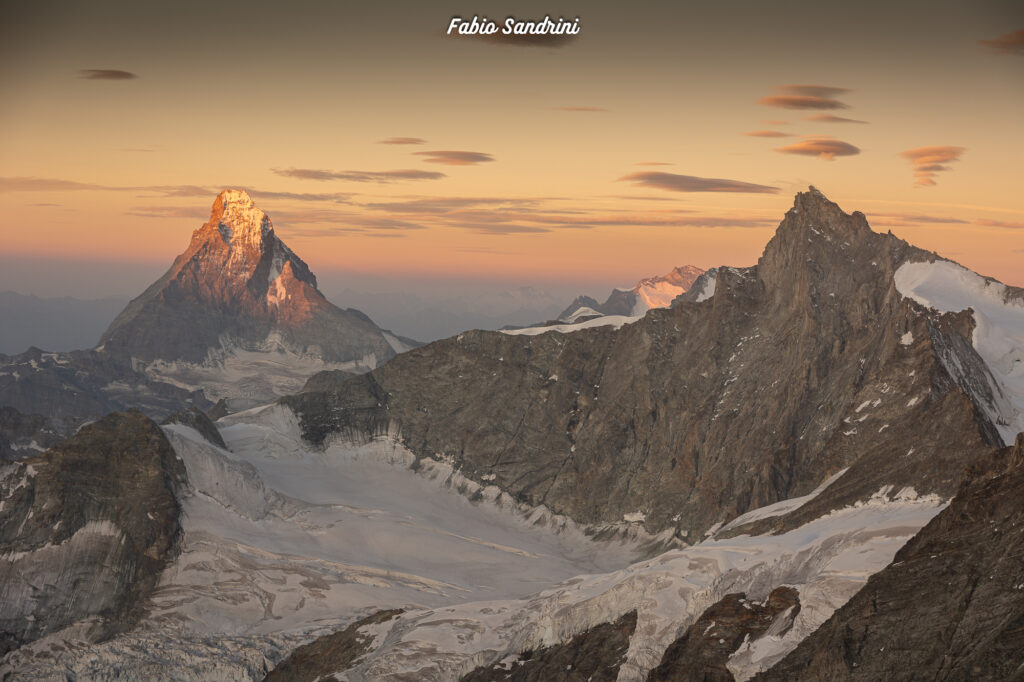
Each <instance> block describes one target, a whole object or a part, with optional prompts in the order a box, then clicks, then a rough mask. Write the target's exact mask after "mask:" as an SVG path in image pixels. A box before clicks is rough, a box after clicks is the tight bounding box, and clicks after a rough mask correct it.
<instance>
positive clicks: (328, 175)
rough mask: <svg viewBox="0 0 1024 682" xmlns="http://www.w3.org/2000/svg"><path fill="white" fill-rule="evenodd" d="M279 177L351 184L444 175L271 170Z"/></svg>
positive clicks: (430, 173)
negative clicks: (338, 181) (343, 181)
mask: <svg viewBox="0 0 1024 682" xmlns="http://www.w3.org/2000/svg"><path fill="white" fill-rule="evenodd" d="M270 170H271V171H273V172H274V173H276V174H277V175H281V176H283V177H286V178H298V179H299V180H320V181H324V180H347V181H349V182H380V183H388V182H398V181H401V180H440V179H441V178H444V177H447V176H446V175H445V174H444V173H438V172H436V171H424V170H391V171H353V170H346V171H332V170H319V169H315V168H271V169H270Z"/></svg>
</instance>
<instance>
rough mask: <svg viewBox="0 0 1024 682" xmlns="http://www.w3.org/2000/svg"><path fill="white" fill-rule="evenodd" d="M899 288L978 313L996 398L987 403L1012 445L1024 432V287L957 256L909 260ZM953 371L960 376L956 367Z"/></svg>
mask: <svg viewBox="0 0 1024 682" xmlns="http://www.w3.org/2000/svg"><path fill="white" fill-rule="evenodd" d="M895 281H896V288H897V290H898V291H899V292H900V293H901V294H903V295H904V296H907V297H909V298H912V299H914V300H915V301H917V302H918V303H920V304H921V305H924V306H927V307H929V308H932V309H934V310H938V311H940V312H958V311H961V310H966V309H968V308H970V309H971V310H972V311H973V312H974V323H975V327H974V339H973V342H974V349H975V350H976V351H977V352H978V355H980V356H981V358H982V359H983V360H984V361H985V364H986V366H987V367H988V370H989V372H990V373H991V375H990V377H989V381H990V383H991V388H992V394H993V400H992V402H991V403H990V404H987V405H985V404H983V407H987V408H988V410H989V417H990V418H991V419H992V422H993V423H994V424H995V425H996V428H997V429H998V430H999V433H1000V435H1001V436H1002V438H1003V441H1004V442H1005V443H1006V444H1007V445H1010V444H1012V443H1013V441H1014V438H1016V436H1017V434H1018V433H1019V432H1021V431H1024V292H1022V291H1021V290H1020V289H1012V288H1009V287H1007V286H1006V285H1004V284H1002V283H1000V282H997V281H995V280H991V279H986V278H984V277H982V276H980V275H978V274H976V273H974V272H972V271H970V270H968V269H967V268H965V267H963V266H961V265H958V264H957V263H953V262H951V261H945V260H937V261H935V262H933V263H906V264H904V265H902V266H901V267H900V268H899V270H897V271H896V274H895ZM951 369H952V370H953V371H951V374H953V375H954V376H956V375H957V373H956V371H955V368H951Z"/></svg>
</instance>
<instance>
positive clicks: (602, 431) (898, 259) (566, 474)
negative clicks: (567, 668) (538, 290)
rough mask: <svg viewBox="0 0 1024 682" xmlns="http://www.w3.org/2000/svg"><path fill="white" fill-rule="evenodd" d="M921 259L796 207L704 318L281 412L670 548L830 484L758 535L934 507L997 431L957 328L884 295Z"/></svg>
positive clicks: (311, 428) (506, 353)
mask: <svg viewBox="0 0 1024 682" xmlns="http://www.w3.org/2000/svg"><path fill="white" fill-rule="evenodd" d="M936 260H939V257H938V256H937V255H936V254H934V253H929V252H926V251H922V250H921V249H918V248H915V247H913V246H910V245H909V244H907V243H906V242H904V241H903V240H901V239H898V238H897V237H895V236H893V235H892V234H891V233H890V234H878V233H876V232H874V231H872V230H871V228H870V227H869V226H868V223H867V221H866V220H865V218H864V216H863V215H862V214H861V213H857V212H855V213H852V214H847V213H844V212H843V211H842V210H841V209H840V208H839V206H837V205H836V204H835V203H833V202H831V201H829V200H828V199H827V198H826V197H825V196H824V195H823V194H821V193H820V192H818V191H817V190H815V189H811V190H810V191H807V192H803V193H801V194H798V195H797V196H796V200H795V202H794V204H793V207H792V208H791V209H790V210H789V211H788V212H787V213H786V216H785V218H784V219H783V220H782V222H781V224H780V225H779V228H778V230H777V232H776V234H775V236H774V237H773V238H772V239H771V241H770V242H769V243H768V245H767V246H766V248H765V250H764V254H763V255H762V257H761V258H760V260H759V262H758V264H757V265H756V266H753V267H749V268H727V267H723V268H719V269H718V270H717V273H716V277H715V279H714V289H713V295H711V296H708V297H706V298H702V300H699V301H697V300H695V299H694V300H686V298H687V297H681V298H679V299H677V300H676V301H675V302H674V304H673V306H672V307H671V308H668V309H655V310H651V311H650V312H649V313H647V315H646V316H644V317H643V318H642V319H640V320H639V321H637V322H635V323H633V324H626V325H624V326H622V327H621V328H620V329H615V328H614V327H611V326H606V327H596V328H582V327H581V328H579V329H578V330H576V331H571V332H570V333H559V332H554V331H553V332H549V333H544V334H539V335H535V336H524V335H518V336H517V335H510V334H504V333H491V332H482V331H472V332H466V333H464V334H461V335H459V336H458V337H455V338H451V339H447V340H443V341H438V342H436V343H433V344H430V345H428V346H426V347H423V348H418V349H415V350H412V351H410V352H408V353H404V354H402V355H400V356H398V357H397V358H395V359H394V360H392V361H391V362H389V363H387V364H386V365H384V366H382V367H380V368H378V369H376V370H374V371H373V372H371V373H370V374H368V375H366V376H365V377H360V378H354V379H351V380H349V381H347V382H345V383H342V384H340V385H339V386H338V387H337V388H335V389H334V390H331V391H326V392H320V393H317V392H308V393H304V394H302V395H300V396H292V397H289V398H286V399H284V404H286V405H288V406H289V407H291V408H292V409H293V410H295V412H296V413H297V414H298V415H299V418H300V422H301V424H302V427H303V429H304V431H305V434H306V437H307V438H308V439H309V440H310V441H311V442H313V443H324V442H329V441H330V439H331V438H332V434H333V433H336V432H338V433H341V432H344V433H346V434H351V433H352V432H353V430H355V431H360V432H361V433H363V434H364V435H365V436H367V437H369V436H373V435H376V434H382V433H389V434H392V436H393V437H395V438H397V439H399V440H400V442H401V443H403V444H404V445H405V446H406V447H407V448H409V450H411V451H412V453H413V454H414V455H415V456H416V457H417V458H420V459H434V460H439V461H447V462H451V463H452V465H453V466H454V467H455V468H457V469H458V470H459V472H460V473H461V474H462V475H463V476H465V477H467V478H469V479H471V480H473V481H476V482H478V483H480V484H482V485H491V486H497V487H498V488H500V489H501V490H502V491H504V492H506V493H507V494H509V495H510V496H512V497H513V498H515V499H516V500H518V501H519V502H521V503H523V504H525V505H527V506H531V507H540V506H543V507H546V508H548V509H550V510H551V511H553V512H555V513H557V514H561V515H565V516H568V517H570V518H572V519H574V520H575V521H577V522H580V523H584V524H596V525H605V526H609V525H617V526H619V527H621V526H623V525H633V526H640V527H642V528H643V529H645V530H646V531H647V532H649V533H653V534H662V535H664V534H666V532H667V535H668V536H669V537H674V538H676V539H677V540H681V541H684V542H688V543H692V542H697V541H699V540H700V539H702V538H703V537H704V536H705V534H706V533H708V532H709V531H713V530H716V529H718V528H720V527H721V526H722V524H724V523H725V522H727V521H729V520H730V519H733V518H735V517H737V516H739V515H742V514H744V513H745V512H748V511H750V510H753V509H756V508H759V507H763V506H765V505H770V504H773V503H776V502H779V501H780V500H785V499H788V498H794V497H798V496H801V495H804V494H807V493H809V492H810V491H812V490H813V489H814V488H816V487H817V486H818V485H819V484H820V483H821V482H822V481H824V480H826V479H828V478H829V477H831V476H833V475H838V479H837V480H835V481H834V482H833V483H832V485H830V486H829V487H828V489H827V490H826V491H825V492H824V493H823V494H822V495H819V496H818V497H817V498H816V499H814V501H813V502H812V503H809V504H808V505H805V506H804V507H802V508H801V509H800V510H798V511H797V512H794V516H786V515H780V516H774V517H772V518H771V520H770V521H765V520H762V523H763V524H776V525H778V524H783V523H786V522H787V520H788V519H792V518H796V517H797V516H798V517H799V518H803V519H808V518H814V516H815V515H819V514H821V513H824V512H826V511H828V510H829V509H832V508H836V507H839V506H842V505H847V504H852V503H854V502H857V501H858V500H864V499H868V498H870V497H871V496H872V495H874V494H875V493H876V492H878V491H879V490H880V489H882V488H884V487H886V486H887V487H886V490H888V491H889V492H890V493H891V494H895V493H897V492H898V491H901V490H904V489H906V488H908V487H911V488H913V490H914V491H915V494H927V493H938V494H941V495H946V496H948V495H952V494H953V493H954V492H955V491H956V489H957V486H958V484H959V481H960V476H961V472H962V470H963V467H964V465H965V463H967V462H969V461H971V460H972V459H973V458H974V457H976V456H978V455H979V454H980V453H982V452H986V451H987V450H989V449H991V448H992V447H993V446H996V445H1001V444H1002V440H1001V437H1000V433H999V430H998V428H997V422H998V421H999V420H1000V419H1003V417H999V416H993V414H994V413H993V412H992V409H990V408H991V405H992V404H995V402H998V401H996V400H995V394H996V393H998V392H999V391H1000V389H999V387H998V385H997V384H995V383H993V381H992V376H991V372H990V369H989V367H988V366H987V365H986V363H985V361H984V360H983V359H982V357H981V356H980V355H979V354H978V352H977V351H976V349H975V348H974V347H973V346H972V333H973V331H974V327H975V322H974V319H973V318H972V316H971V314H970V312H969V311H964V312H957V313H940V312H938V311H936V310H933V309H930V308H928V307H925V306H923V305H921V304H919V303H917V302H916V301H915V300H913V299H911V298H909V297H907V296H904V295H903V294H901V293H900V291H899V290H898V289H897V286H896V284H895V275H896V273H897V271H898V270H899V269H900V268H901V266H903V265H904V264H907V263H914V262H921V263H932V262H935V261H936ZM707 281H708V280H707V278H705V282H704V284H706V282H707ZM704 284H702V286H703V285H704ZM695 286H696V285H695Z"/></svg>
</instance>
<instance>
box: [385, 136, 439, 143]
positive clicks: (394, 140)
mask: <svg viewBox="0 0 1024 682" xmlns="http://www.w3.org/2000/svg"><path fill="white" fill-rule="evenodd" d="M426 143H427V141H426V140H424V139H423V138H422V137H387V138H384V139H383V140H377V144H426Z"/></svg>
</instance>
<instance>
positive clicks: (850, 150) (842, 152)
mask: <svg viewBox="0 0 1024 682" xmlns="http://www.w3.org/2000/svg"><path fill="white" fill-rule="evenodd" d="M775 151H777V152H780V153H782V154H800V155H803V156H816V157H818V158H819V159H823V160H825V161H832V160H833V159H835V158H836V157H837V156H854V155H856V154H860V149H858V148H857V147H854V146H853V145H852V144H850V143H849V142H843V141H842V140H836V139H833V138H831V137H812V138H809V139H806V140H800V141H799V142H794V143H793V144H791V145H787V146H785V147H776V148H775Z"/></svg>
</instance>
